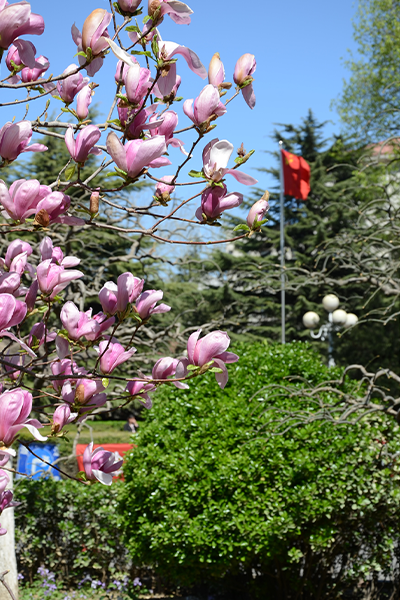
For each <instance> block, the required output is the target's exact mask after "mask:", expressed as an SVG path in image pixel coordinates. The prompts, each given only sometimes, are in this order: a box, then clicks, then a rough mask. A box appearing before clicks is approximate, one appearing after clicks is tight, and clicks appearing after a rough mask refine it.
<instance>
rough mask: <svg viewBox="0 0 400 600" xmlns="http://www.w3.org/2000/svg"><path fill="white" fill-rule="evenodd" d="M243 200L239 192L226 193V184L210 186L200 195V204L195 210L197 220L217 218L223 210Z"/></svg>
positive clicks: (239, 203) (235, 205)
mask: <svg viewBox="0 0 400 600" xmlns="http://www.w3.org/2000/svg"><path fill="white" fill-rule="evenodd" d="M242 202H243V195H242V194H239V192H232V193H230V194H228V193H227V188H226V185H225V184H224V186H223V187H219V186H215V187H214V186H210V187H208V188H206V189H205V190H204V192H203V193H202V195H201V206H199V208H198V209H197V210H196V217H197V218H198V219H199V221H204V217H203V215H205V216H206V220H208V219H209V220H210V221H212V220H214V219H218V217H220V216H221V214H222V213H223V212H224V211H225V210H230V209H231V208H236V207H237V206H240V205H241V204H242Z"/></svg>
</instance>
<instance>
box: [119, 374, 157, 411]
mask: <svg viewBox="0 0 400 600" xmlns="http://www.w3.org/2000/svg"><path fill="white" fill-rule="evenodd" d="M146 379H148V378H146ZM155 389H156V386H155V385H154V383H146V381H139V380H138V379H134V380H133V381H129V382H128V384H127V386H126V391H127V392H128V393H129V394H130V395H131V396H135V397H136V396H138V399H139V398H142V400H144V402H143V403H142V404H143V406H144V407H145V408H147V409H148V410H150V408H151V407H152V406H153V403H152V400H151V398H150V396H149V394H148V392H153V391H154V390H155Z"/></svg>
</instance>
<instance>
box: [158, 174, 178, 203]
mask: <svg viewBox="0 0 400 600" xmlns="http://www.w3.org/2000/svg"><path fill="white" fill-rule="evenodd" d="M161 179H162V181H165V183H161V182H160V181H159V182H158V183H157V185H156V191H155V194H154V195H155V197H156V198H158V199H160V200H166V199H167V200H168V199H169V196H170V195H171V194H172V192H173V191H174V189H175V186H174V185H169V184H170V183H171V181H172V180H173V179H174V176H173V175H164V177H161Z"/></svg>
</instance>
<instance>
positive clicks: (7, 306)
mask: <svg viewBox="0 0 400 600" xmlns="http://www.w3.org/2000/svg"><path fill="white" fill-rule="evenodd" d="M26 312H27V308H26V304H25V302H22V301H21V300H16V299H15V298H14V296H12V295H11V294H0V332H2V331H3V330H4V329H9V328H10V327H14V326H15V325H19V324H20V323H22V321H23V320H24V319H25V316H26Z"/></svg>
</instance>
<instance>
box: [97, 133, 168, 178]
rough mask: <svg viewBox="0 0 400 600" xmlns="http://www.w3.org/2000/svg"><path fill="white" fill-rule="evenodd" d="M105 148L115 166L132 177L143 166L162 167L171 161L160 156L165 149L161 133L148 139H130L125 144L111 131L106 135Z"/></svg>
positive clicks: (138, 172) (138, 173)
mask: <svg viewBox="0 0 400 600" xmlns="http://www.w3.org/2000/svg"><path fill="white" fill-rule="evenodd" d="M107 150H108V153H109V154H110V156H111V157H112V159H113V160H114V162H115V163H116V164H117V166H118V167H119V168H120V169H121V170H122V171H124V172H125V173H127V175H128V176H129V177H130V178H132V179H134V178H135V177H137V176H138V175H140V173H141V171H142V170H143V169H144V168H145V167H154V168H158V167H162V166H164V165H170V164H171V161H170V160H168V159H167V158H165V157H164V156H162V155H163V154H165V152H166V151H167V146H166V144H165V138H164V136H162V135H158V136H155V137H152V138H151V139H149V140H132V141H130V142H127V143H126V144H125V146H123V145H122V144H121V142H120V141H119V139H118V136H117V135H116V133H114V132H113V131H112V132H111V133H109V134H108V137H107Z"/></svg>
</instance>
